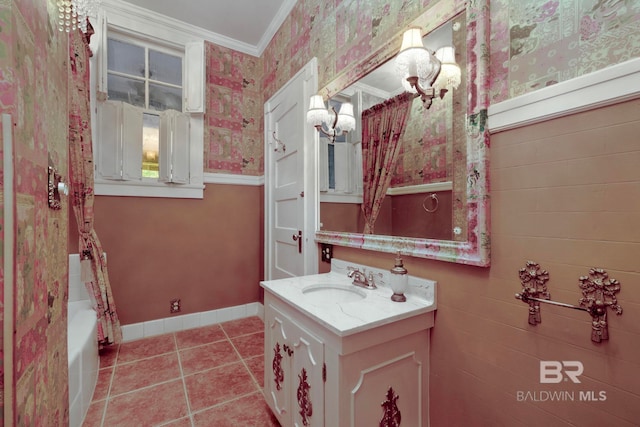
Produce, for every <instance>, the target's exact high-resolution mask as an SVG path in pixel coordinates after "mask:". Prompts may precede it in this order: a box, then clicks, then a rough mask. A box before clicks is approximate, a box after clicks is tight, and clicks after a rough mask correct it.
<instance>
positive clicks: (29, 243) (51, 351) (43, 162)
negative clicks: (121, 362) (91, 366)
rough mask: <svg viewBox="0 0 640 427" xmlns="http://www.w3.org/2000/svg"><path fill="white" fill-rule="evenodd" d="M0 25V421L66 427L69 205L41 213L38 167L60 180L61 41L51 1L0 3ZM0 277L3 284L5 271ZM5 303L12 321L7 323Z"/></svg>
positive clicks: (64, 66) (64, 55)
mask: <svg viewBox="0 0 640 427" xmlns="http://www.w3.org/2000/svg"><path fill="white" fill-rule="evenodd" d="M0 27H1V31H0V112H1V113H9V114H11V119H12V124H13V126H12V129H11V130H9V132H12V134H13V152H12V153H2V157H4V156H8V157H12V158H13V166H14V171H15V172H14V177H13V179H14V188H13V190H14V192H15V193H14V194H15V196H14V197H13V202H14V203H15V207H14V215H15V227H14V233H15V234H14V235H15V239H14V244H15V245H14V255H15V260H16V261H15V265H14V267H13V268H14V282H13V283H12V284H10V286H12V288H13V295H14V298H13V300H11V301H7V300H4V298H3V301H2V304H0V312H1V313H2V322H3V325H4V324H6V322H10V321H11V320H13V325H14V327H13V341H12V344H11V345H10V346H8V347H5V348H3V351H2V366H3V371H4V369H10V365H8V364H7V358H6V356H7V355H11V354H12V355H13V378H14V381H13V383H10V384H2V386H3V394H2V395H3V397H4V396H9V395H11V394H12V396H13V399H12V400H13V404H12V407H11V408H3V412H2V414H3V416H2V419H1V421H0V424H3V425H7V426H12V425H20V426H22V425H24V426H26V425H51V426H53V425H66V424H68V420H69V418H68V417H69V414H68V402H69V394H68V386H67V338H66V337H67V271H68V269H67V259H68V258H67V212H68V203H67V201H66V199H64V200H62V209H61V210H51V209H49V207H48V202H47V185H48V184H47V167H48V161H49V158H51V161H52V163H53V165H54V166H55V167H56V168H57V169H58V171H59V173H60V174H61V175H62V176H63V177H66V176H67V171H68V168H67V140H68V131H67V127H68V125H67V123H68V111H67V87H68V82H67V73H68V64H69V61H68V58H69V56H68V55H69V52H68V35H67V34H66V33H60V32H58V30H57V10H56V6H55V1H52V0H51V1H47V0H36V1H34V0H15V1H11V2H0ZM3 173H4V171H3ZM3 178H4V176H3ZM2 182H3V187H2V190H3V191H5V190H7V189H6V188H5V187H4V182H5V181H4V179H3V180H2ZM5 208H8V207H5V206H4V205H3V207H2V214H3V216H4V214H5ZM4 232H5V230H2V232H1V233H0V236H1V240H2V242H0V243H2V244H3V243H4V236H5V234H4ZM4 255H5V254H4V251H3V256H4ZM3 267H4V263H3V264H2V266H0V268H3ZM0 277H2V282H3V284H4V279H5V277H6V275H5V272H4V271H2V272H1V274H0ZM5 285H6V284H5ZM10 305H12V306H13V310H14V316H13V319H6V318H5V316H6V313H5V312H4V309H5V307H7V306H10ZM0 333H1V332H0ZM3 403H4V402H0V405H2V404H3ZM11 412H13V417H11V415H10V414H11Z"/></svg>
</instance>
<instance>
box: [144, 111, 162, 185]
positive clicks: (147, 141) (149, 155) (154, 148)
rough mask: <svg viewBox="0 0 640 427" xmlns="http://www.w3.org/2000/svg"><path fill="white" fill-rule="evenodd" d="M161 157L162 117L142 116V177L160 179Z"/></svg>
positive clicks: (153, 115) (145, 114) (146, 114)
mask: <svg viewBox="0 0 640 427" xmlns="http://www.w3.org/2000/svg"><path fill="white" fill-rule="evenodd" d="M159 155H160V116H156V115H155V114H148V113H144V114H143V116H142V176H143V177H144V178H158V177H159V176H160V174H159V163H158V158H159Z"/></svg>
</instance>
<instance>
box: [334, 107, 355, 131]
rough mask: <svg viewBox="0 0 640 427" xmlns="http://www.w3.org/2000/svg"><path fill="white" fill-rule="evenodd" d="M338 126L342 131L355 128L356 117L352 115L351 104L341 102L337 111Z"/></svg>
mask: <svg viewBox="0 0 640 427" xmlns="http://www.w3.org/2000/svg"><path fill="white" fill-rule="evenodd" d="M338 127H339V128H340V129H341V130H342V131H343V132H349V131H352V130H353V129H355V128H356V118H355V117H354V115H353V104H352V103H350V102H343V103H342V105H341V106H340V111H339V112H338Z"/></svg>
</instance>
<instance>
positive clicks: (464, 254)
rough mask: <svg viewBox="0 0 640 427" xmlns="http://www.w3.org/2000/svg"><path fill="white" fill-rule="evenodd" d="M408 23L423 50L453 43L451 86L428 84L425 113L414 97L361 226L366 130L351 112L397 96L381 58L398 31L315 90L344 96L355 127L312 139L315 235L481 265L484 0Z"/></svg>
mask: <svg viewBox="0 0 640 427" xmlns="http://www.w3.org/2000/svg"><path fill="white" fill-rule="evenodd" d="M414 26H416V27H419V28H421V30H422V34H423V35H425V34H429V36H428V37H427V40H426V41H425V45H426V46H427V47H428V48H429V49H431V50H436V49H438V47H440V46H443V45H453V46H454V47H455V58H456V62H457V63H458V64H460V66H461V71H462V78H461V83H460V86H459V87H458V88H457V89H453V88H448V90H447V91H446V92H441V91H439V90H437V88H436V90H434V95H435V97H434V98H433V103H432V104H431V106H430V107H429V108H428V109H427V108H426V104H425V103H423V102H422V100H421V98H420V97H418V98H416V99H413V100H412V103H411V106H410V109H409V114H408V115H407V116H406V123H405V129H404V131H403V132H402V143H401V144H400V145H399V147H400V149H399V150H398V155H397V159H395V160H394V163H393V164H394V166H393V168H390V170H391V171H392V172H391V173H392V176H391V180H390V184H389V187H388V188H387V191H386V192H385V196H384V198H383V199H382V202H381V204H380V209H379V212H378V213H377V216H376V218H375V221H374V222H373V224H369V227H368V228H369V229H367V230H365V227H366V226H367V220H366V218H365V215H364V214H363V208H362V205H363V204H364V205H365V206H366V205H367V204H366V202H365V200H364V199H365V197H363V194H365V193H366V191H367V186H366V185H364V184H363V182H364V181H363V177H366V175H364V174H362V169H363V168H362V166H361V165H362V164H363V158H364V162H365V164H366V156H367V153H366V151H367V147H364V148H365V149H364V150H363V139H364V138H363V133H364V130H365V128H367V126H366V125H365V126H363V119H362V116H361V115H362V112H363V111H364V112H366V111H367V110H368V109H369V110H370V109H371V108H372V107H374V106H375V105H379V104H381V103H384V102H388V101H385V100H388V99H390V98H394V97H397V96H401V95H398V94H400V93H403V92H404V90H403V89H400V84H401V79H400V78H399V77H398V75H397V74H396V73H395V72H394V70H393V61H391V62H389V59H390V58H392V57H394V56H395V55H396V54H397V53H398V52H399V51H400V46H401V41H402V31H401V32H399V33H398V34H397V35H396V36H394V37H393V38H392V39H391V40H390V41H389V42H387V43H385V44H383V45H382V46H380V47H379V49H378V50H376V51H375V52H373V53H372V55H371V56H369V57H367V58H365V59H364V60H362V61H359V62H354V63H352V64H350V65H349V66H348V67H347V68H345V69H344V70H343V71H342V73H341V74H339V75H338V76H336V77H335V79H334V80H333V81H331V82H329V83H328V84H327V85H326V86H325V87H324V88H322V89H321V90H320V91H319V93H320V94H322V95H323V96H324V98H325V99H326V98H329V99H330V100H331V102H333V103H338V104H339V103H340V102H351V103H352V104H353V106H354V108H355V110H356V114H355V116H356V121H357V123H356V130H355V132H350V133H349V134H348V135H347V136H346V137H345V138H344V140H341V141H338V140H336V141H335V142H327V141H323V142H321V145H320V153H321V155H320V159H319V161H320V164H319V170H320V175H321V176H320V185H319V187H320V189H321V194H320V197H319V200H320V216H319V224H318V225H319V228H318V231H317V232H316V241H317V242H321V243H328V244H333V245H338V246H348V247H353V248H361V249H368V250H376V251H382V252H391V253H395V252H396V251H401V252H402V253H403V254H405V255H411V256H416V257H422V258H431V259H437V260H444V261H450V262H458V263H464V264H471V265H477V266H488V265H489V248H490V238H489V195H488V178H487V172H488V155H487V153H488V147H489V134H488V130H487V129H486V126H485V125H486V118H487V106H488V58H487V51H488V40H489V32H488V31H489V7H488V0H474V1H467V2H445V1H442V2H437V3H435V4H434V5H433V6H432V7H430V8H429V9H426V10H425V11H424V13H423V14H422V15H420V16H419V17H418V18H416V19H415V20H414V21H413V22H412V23H411V24H410V25H409V26H408V28H409V27H414ZM440 58H442V59H443V61H444V56H440ZM385 63H386V64H385ZM383 64H384V65H383ZM387 68H391V70H387V72H388V73H390V74H386V75H385V74H383V72H384V70H385V69H387ZM373 70H376V72H375V73H372V71H373ZM363 76H364V77H363ZM389 84H390V85H389ZM385 85H386V86H385ZM434 86H436V87H437V86H438V83H437V80H436V83H435V84H434ZM441 94H442V95H444V96H442V97H440V95H441ZM374 108H375V107H374ZM365 115H366V114H365ZM330 145H332V147H329V146H330ZM363 153H364V155H363ZM364 169H365V170H364V172H365V173H366V172H367V171H368V170H371V167H365V168H364ZM373 169H374V171H377V170H380V168H377V167H374V168H373ZM359 174H360V175H359ZM365 181H366V178H365ZM371 228H373V229H372V230H371Z"/></svg>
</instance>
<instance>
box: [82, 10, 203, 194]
mask: <svg viewBox="0 0 640 427" xmlns="http://www.w3.org/2000/svg"><path fill="white" fill-rule="evenodd" d="M102 18H103V19H102V20H101V22H100V25H99V29H97V30H96V32H97V33H98V34H100V37H99V39H100V41H99V46H98V48H97V50H98V52H99V54H98V55H94V56H98V57H99V59H98V60H97V61H96V62H97V63H95V64H92V65H95V66H96V67H97V74H98V79H97V83H98V84H97V90H98V91H99V92H100V93H103V94H104V95H102V96H101V97H100V98H101V99H104V98H106V100H101V101H96V115H97V117H96V119H95V123H97V126H96V135H95V137H94V141H95V145H96V147H95V148H94V156H95V157H96V159H95V160H96V162H95V163H96V174H95V180H96V188H95V189H96V194H98V195H119V196H152V197H187V198H202V190H203V188H204V187H203V149H202V147H203V121H204V120H203V114H202V113H204V102H203V100H204V78H205V73H204V41H198V42H191V41H182V42H180V40H185V37H184V35H181V34H179V33H178V32H177V30H176V31H175V32H174V31H173V30H167V29H165V28H160V27H159V26H158V25H157V24H155V23H153V22H144V23H143V22H140V23H139V25H137V26H136V33H135V34H133V33H129V32H128V31H127V30H126V28H125V27H123V26H122V25H114V24H113V23H112V22H111V21H110V22H109V26H107V22H106V21H107V19H106V18H107V17H106V16H104V17H102ZM119 19H122V18H121V17H120V16H119V15H114V21H116V22H117V21H118V20H119ZM127 27H130V22H128V25H127ZM158 35H160V36H161V37H158ZM94 51H95V50H94ZM96 98H97V96H96ZM96 98H94V99H96Z"/></svg>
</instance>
